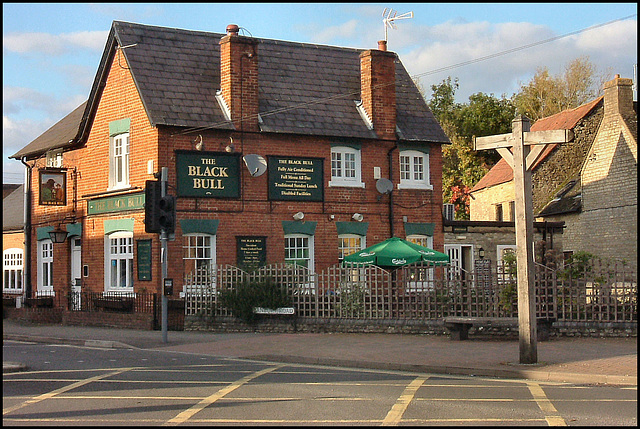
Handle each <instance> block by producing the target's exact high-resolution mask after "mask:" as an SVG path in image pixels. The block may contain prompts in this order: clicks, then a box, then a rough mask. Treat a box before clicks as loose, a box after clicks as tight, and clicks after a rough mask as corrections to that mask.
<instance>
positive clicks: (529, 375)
mask: <svg viewBox="0 0 640 429" xmlns="http://www.w3.org/2000/svg"><path fill="white" fill-rule="evenodd" d="M3 339H5V340H14V341H27V342H35V343H46V344H69V345H76V346H84V347H99V348H111V349H138V347H135V346H131V345H128V344H125V343H121V342H118V341H105V340H80V339H78V340H76V339H69V338H54V337H34V336H29V335H17V334H4V335H3ZM235 359H242V360H257V361H263V362H284V363H297V364H305V365H324V366H337V367H345V368H361V369H378V370H391V371H408V372H422V373H432V374H447V375H464V376H471V377H473V376H479V377H493V378H507V379H519V380H534V381H548V382H559V383H579V384H609V385H624V386H637V385H638V377H634V376H619V375H602V374H576V373H565V372H556V371H544V370H532V369H526V368H523V369H518V368H505V369H500V368H482V367H476V368H468V367H456V366H433V365H421V364H403V363H397V362H372V361H356V360H348V359H335V358H320V357H305V356H291V355H256V356H242V357H235ZM26 370H27V367H26V366H25V365H23V364H20V363H14V362H3V373H9V372H18V371H26Z"/></svg>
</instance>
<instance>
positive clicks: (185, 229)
mask: <svg viewBox="0 0 640 429" xmlns="http://www.w3.org/2000/svg"><path fill="white" fill-rule="evenodd" d="M219 223H220V221H219V220H218V219H182V220H180V228H181V229H182V233H183V234H196V233H201V234H211V235H216V233H217V232H218V224H219Z"/></svg>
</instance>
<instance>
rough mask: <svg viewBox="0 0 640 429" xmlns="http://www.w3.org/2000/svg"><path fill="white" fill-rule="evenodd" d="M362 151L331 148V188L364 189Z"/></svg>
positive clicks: (337, 147)
mask: <svg viewBox="0 0 640 429" xmlns="http://www.w3.org/2000/svg"><path fill="white" fill-rule="evenodd" d="M360 171H361V165H360V150H359V149H355V148H352V147H347V146H333V147H332V148H331V180H330V181H329V186H351V187H358V188H364V183H363V182H362V179H361V174H360Z"/></svg>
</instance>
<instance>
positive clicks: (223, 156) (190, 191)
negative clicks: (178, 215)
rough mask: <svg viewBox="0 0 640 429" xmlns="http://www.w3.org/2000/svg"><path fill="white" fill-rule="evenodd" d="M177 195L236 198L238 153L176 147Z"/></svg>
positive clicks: (238, 178)
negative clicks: (185, 149)
mask: <svg viewBox="0 0 640 429" xmlns="http://www.w3.org/2000/svg"><path fill="white" fill-rule="evenodd" d="M176 175H177V181H178V189H177V193H178V196H179V197H197V198H239V197H240V155H239V154H228V153H219V152H200V151H182V150H177V151H176Z"/></svg>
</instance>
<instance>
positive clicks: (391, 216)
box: [387, 142, 398, 237]
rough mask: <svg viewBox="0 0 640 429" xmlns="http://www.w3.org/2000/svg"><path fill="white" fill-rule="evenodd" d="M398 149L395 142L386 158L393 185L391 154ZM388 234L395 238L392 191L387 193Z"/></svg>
mask: <svg viewBox="0 0 640 429" xmlns="http://www.w3.org/2000/svg"><path fill="white" fill-rule="evenodd" d="M397 148H398V142H395V144H394V145H393V147H392V148H391V149H389V152H387V158H388V159H389V180H391V182H392V183H393V157H392V156H391V153H392V152H393V151H394V150H396V149H397ZM389 232H390V233H391V237H395V233H394V228H393V190H392V191H391V192H389Z"/></svg>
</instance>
